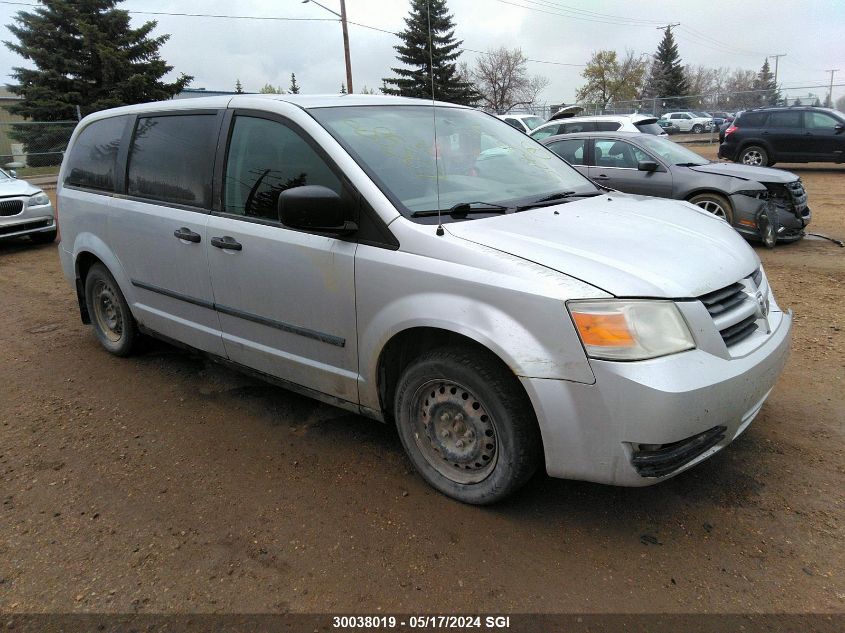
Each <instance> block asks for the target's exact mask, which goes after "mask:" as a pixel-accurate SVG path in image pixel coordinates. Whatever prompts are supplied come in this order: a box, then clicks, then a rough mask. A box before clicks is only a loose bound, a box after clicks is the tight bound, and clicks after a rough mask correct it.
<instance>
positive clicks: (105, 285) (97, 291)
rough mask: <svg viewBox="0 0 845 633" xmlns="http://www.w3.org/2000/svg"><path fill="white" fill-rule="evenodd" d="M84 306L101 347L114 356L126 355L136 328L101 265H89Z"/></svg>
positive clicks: (104, 268)
mask: <svg viewBox="0 0 845 633" xmlns="http://www.w3.org/2000/svg"><path fill="white" fill-rule="evenodd" d="M85 303H86V306H87V308H88V314H89V315H90V317H91V323H92V325H93V326H94V333H95V334H96V335H97V339H98V340H99V341H100V344H101V345H102V346H103V347H105V348H106V350H108V351H109V352H111V353H112V354H114V355H115V356H128V355H129V354H130V353H131V352H132V348H133V346H134V344H135V340H136V339H137V338H138V328H137V325H136V323H135V319H134V318H133V317H132V313H131V312H130V311H129V305H128V304H127V303H126V299H125V298H124V297H123V293H122V292H121V291H120V287H119V286H118V285H117V282H116V281H115V280H114V277H112V275H111V273H110V272H109V271H108V270H107V269H106V267H105V266H103V265H102V264H94V265H93V266H91V269H90V270H89V271H88V275H87V276H86V277H85Z"/></svg>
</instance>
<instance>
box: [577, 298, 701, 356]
mask: <svg viewBox="0 0 845 633" xmlns="http://www.w3.org/2000/svg"><path fill="white" fill-rule="evenodd" d="M567 307H568V308H569V312H570V314H571V315H572V320H573V321H574V322H575V328H576V329H577V330H578V335H579V336H580V337H581V342H582V343H583V344H584V347H585V348H586V350H587V355H588V356H589V357H590V358H597V359H604V360H645V359H646V358H656V357H658V356H666V355H667V354H675V353H676V352H683V351H684V350H688V349H692V348H694V347H695V341H693V338H692V334H690V331H689V328H688V327H687V324H686V322H685V321H684V319H683V317H682V316H681V313H680V312H679V311H678V308H677V306H676V305H675V304H674V303H673V302H671V301H652V300H644V299H629V300H619V299H609V300H606V299H602V300H590V301H570V302H569V303H568V304H567Z"/></svg>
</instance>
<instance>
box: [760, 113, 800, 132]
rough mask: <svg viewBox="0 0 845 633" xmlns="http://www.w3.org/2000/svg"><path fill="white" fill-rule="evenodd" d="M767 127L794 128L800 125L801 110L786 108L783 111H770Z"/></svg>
mask: <svg viewBox="0 0 845 633" xmlns="http://www.w3.org/2000/svg"><path fill="white" fill-rule="evenodd" d="M768 127H777V128H795V127H801V112H800V111H795V110H786V111H784V112H770V113H769V120H768Z"/></svg>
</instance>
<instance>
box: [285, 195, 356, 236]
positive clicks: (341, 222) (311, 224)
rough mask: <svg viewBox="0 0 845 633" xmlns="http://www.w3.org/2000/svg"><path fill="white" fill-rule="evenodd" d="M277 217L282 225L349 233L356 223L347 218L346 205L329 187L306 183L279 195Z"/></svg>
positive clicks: (341, 233)
mask: <svg viewBox="0 0 845 633" xmlns="http://www.w3.org/2000/svg"><path fill="white" fill-rule="evenodd" d="M277 210H278V213H279V220H280V221H281V222H282V224H284V225H285V226H289V227H290V228H292V229H301V230H303V231H314V232H315V233H334V234H337V235H348V234H349V233H354V232H355V231H357V230H358V225H357V224H355V222H351V221H349V220H347V219H346V217H347V205H346V203H344V201H343V199H342V198H341V197H340V196H339V195H338V194H337V193H336V192H334V191H332V190H331V189H329V188H328V187H323V186H320V185H305V186H303V187H293V188H291V189H286V190H285V191H283V192H282V193H280V194H279V202H278V207H277Z"/></svg>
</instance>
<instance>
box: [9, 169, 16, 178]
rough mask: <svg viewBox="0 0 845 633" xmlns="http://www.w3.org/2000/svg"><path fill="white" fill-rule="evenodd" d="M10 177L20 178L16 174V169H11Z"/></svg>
mask: <svg viewBox="0 0 845 633" xmlns="http://www.w3.org/2000/svg"><path fill="white" fill-rule="evenodd" d="M9 175H10V176H11V177H12V178H17V177H18V172H16V171H15V170H14V169H10V170H9Z"/></svg>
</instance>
